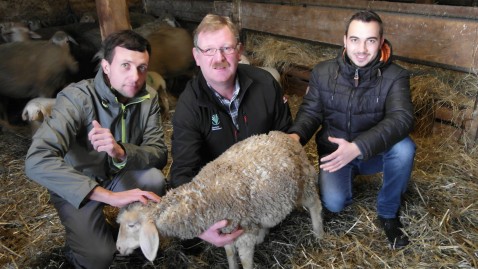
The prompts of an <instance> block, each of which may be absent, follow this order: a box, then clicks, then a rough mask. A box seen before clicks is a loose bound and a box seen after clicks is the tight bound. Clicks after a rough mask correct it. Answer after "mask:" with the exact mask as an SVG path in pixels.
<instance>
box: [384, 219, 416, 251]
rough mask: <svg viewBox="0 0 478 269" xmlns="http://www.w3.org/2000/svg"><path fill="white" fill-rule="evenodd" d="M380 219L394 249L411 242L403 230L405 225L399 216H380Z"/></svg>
mask: <svg viewBox="0 0 478 269" xmlns="http://www.w3.org/2000/svg"><path fill="white" fill-rule="evenodd" d="M378 219H379V220H380V224H381V225H382V228H383V230H384V231H385V235H387V238H388V241H389V242H390V247H391V248H392V249H401V248H403V247H405V246H407V245H408V244H409V243H410V241H409V240H408V237H407V236H406V235H405V234H404V233H403V231H402V230H401V228H403V225H402V223H401V222H400V219H399V218H398V217H397V218H392V219H386V218H382V217H378Z"/></svg>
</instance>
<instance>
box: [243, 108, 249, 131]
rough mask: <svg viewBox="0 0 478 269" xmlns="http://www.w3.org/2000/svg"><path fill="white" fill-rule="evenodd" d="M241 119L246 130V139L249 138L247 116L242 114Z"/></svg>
mask: <svg viewBox="0 0 478 269" xmlns="http://www.w3.org/2000/svg"><path fill="white" fill-rule="evenodd" d="M242 117H243V118H244V126H245V128H246V137H248V136H249V128H248V126H247V115H246V113H245V112H242Z"/></svg>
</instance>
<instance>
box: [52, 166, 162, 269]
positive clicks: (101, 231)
mask: <svg viewBox="0 0 478 269" xmlns="http://www.w3.org/2000/svg"><path fill="white" fill-rule="evenodd" d="M165 186H166V181H165V177H164V175H163V173H162V172H161V170H158V169H156V168H151V169H148V170H134V171H126V172H122V173H119V174H118V175H117V176H116V177H115V178H114V179H113V180H111V181H109V182H107V183H106V184H105V186H102V187H104V188H105V189H108V190H111V191H114V192H120V191H126V190H130V189H135V188H139V189H141V190H145V191H152V192H154V193H156V194H158V195H159V196H162V195H164V194H165V191H166V187H165ZM50 196H51V198H50V199H51V202H52V203H53V205H54V206H55V208H56V210H57V211H58V216H59V217H60V220H61V222H62V224H63V226H65V230H66V245H67V247H68V248H69V249H70V250H69V251H70V253H65V255H67V259H68V260H69V261H70V262H71V263H72V265H74V266H75V268H88V269H90V268H92V269H96V268H108V267H109V266H110V265H111V263H112V262H113V259H114V254H115V252H116V237H117V231H114V229H113V227H112V226H111V225H110V224H108V223H107V221H106V218H105V216H104V214H103V207H104V206H105V204H104V203H100V202H96V201H87V202H86V203H85V204H84V205H83V206H82V207H81V208H80V209H76V208H75V207H74V206H72V205H71V204H70V203H68V202H67V201H66V200H64V199H63V198H61V197H60V196H58V195H57V194H55V193H52V192H50Z"/></svg>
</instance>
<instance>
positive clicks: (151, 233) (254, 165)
mask: <svg viewBox="0 0 478 269" xmlns="http://www.w3.org/2000/svg"><path fill="white" fill-rule="evenodd" d="M316 181H317V174H316V170H315V168H314V166H313V165H312V164H311V163H310V161H309V160H308V158H307V155H306V153H305V151H304V149H303V148H302V146H301V145H300V144H299V143H298V142H296V141H294V140H293V139H291V138H290V137H289V136H288V135H287V134H285V133H282V132H279V131H271V132H270V133H269V134H262V135H255V136H252V137H249V138H248V139H246V140H244V141H241V142H238V143H236V144H235V145H233V146H232V147H230V148H229V149H228V150H227V151H226V152H224V153H223V154H222V155H220V156H219V157H218V158H217V159H216V160H214V161H212V162H210V163H208V164H207V165H206V166H205V167H203V169H201V171H200V172H199V174H198V175H197V176H196V177H195V178H194V179H193V180H192V181H191V182H190V183H187V184H184V185H182V186H180V187H178V188H175V189H172V190H170V191H169V192H168V193H167V194H166V195H165V196H163V197H162V198H161V201H160V202H159V203H157V204H156V203H152V202H151V203H148V205H143V204H141V203H139V202H136V203H133V204H130V205H129V206H127V207H124V208H123V209H121V211H120V213H119V214H118V218H117V222H118V223H119V224H120V231H119V235H118V240H117V243H116V246H117V249H118V250H119V252H120V253H121V254H123V255H127V254H131V253H132V251H133V250H134V249H136V248H137V247H141V250H142V252H143V254H144V255H145V256H146V258H147V259H148V260H150V261H153V260H154V259H155V257H156V254H157V251H158V247H159V234H158V231H159V233H160V234H161V235H163V236H174V237H179V238H181V239H190V238H194V237H197V236H198V235H200V234H201V233H203V232H204V231H205V230H206V229H208V228H209V227H210V226H212V225H213V224H214V223H216V222H218V221H220V220H223V219H227V220H228V221H229V224H228V226H227V227H226V228H225V229H223V232H225V233H227V232H231V231H233V230H234V229H236V228H238V227H240V228H242V229H243V230H244V233H243V234H242V235H241V236H239V237H238V238H237V239H236V241H235V242H234V243H233V244H231V245H226V246H225V250H226V253H227V259H228V263H229V268H238V266H237V260H236V248H237V250H238V254H239V257H240V261H241V264H242V266H243V268H248V269H249V268H253V255H254V246H255V244H259V243H261V242H262V241H263V239H264V236H265V235H266V233H267V231H268V229H269V228H271V227H274V226H276V225H277V224H279V223H280V222H281V221H282V220H283V219H284V218H285V217H286V216H287V215H288V214H289V213H290V212H291V211H292V210H293V209H294V208H295V207H296V206H299V205H302V206H305V207H306V208H308V210H309V213H310V215H311V218H312V226H313V230H314V233H315V235H316V236H317V237H318V238H321V237H322V235H323V226H322V216H321V211H322V205H321V202H320V199H319V195H318V193H317V189H316V184H315V182H316Z"/></svg>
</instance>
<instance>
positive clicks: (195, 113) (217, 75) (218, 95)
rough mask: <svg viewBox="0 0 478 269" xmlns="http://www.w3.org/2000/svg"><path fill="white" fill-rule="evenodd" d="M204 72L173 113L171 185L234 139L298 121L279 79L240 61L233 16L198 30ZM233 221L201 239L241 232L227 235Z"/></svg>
mask: <svg viewBox="0 0 478 269" xmlns="http://www.w3.org/2000/svg"><path fill="white" fill-rule="evenodd" d="M192 52H193V55H194V59H195V60H196V64H197V65H198V66H199V67H200V69H201V70H200V72H199V74H198V75H197V76H196V77H195V78H194V79H192V80H191V81H189V83H188V84H187V86H186V88H185V90H184V92H183V93H182V94H181V96H180V98H179V100H178V103H177V106H176V111H175V113H174V117H173V136H172V151H171V152H172V157H173V164H172V166H171V171H170V184H171V185H172V187H177V186H179V185H181V184H184V183H187V182H189V181H191V180H192V179H193V177H194V176H196V174H197V173H198V172H199V170H200V169H201V168H202V167H203V166H204V165H205V164H207V163H208V162H210V161H212V160H214V159H215V158H216V157H218V156H219V155H220V154H221V153H223V152H224V151H226V150H227V149H228V148H229V147H230V146H232V145H233V144H234V143H236V142H238V141H241V140H244V139H246V138H248V137H250V136H252V135H257V134H263V133H268V132H269V131H271V130H280V131H284V132H286V131H287V130H288V128H289V126H290V125H291V123H292V118H291V114H290V110H289V106H288V104H287V103H285V102H284V101H283V92H282V89H281V87H280V86H279V84H278V83H277V81H276V80H275V79H274V78H273V77H272V75H270V73H268V72H267V71H264V70H262V69H260V68H257V67H253V66H250V65H244V64H239V60H240V57H241V53H242V52H243V47H242V44H241V43H240V42H239V31H238V29H237V28H236V26H235V25H234V24H233V23H232V22H231V20H230V19H229V18H227V17H222V16H218V15H212V14H209V15H207V16H205V17H204V19H203V20H202V22H201V23H200V24H199V26H198V27H197V29H196V31H195V33H194V48H193V51H192ZM225 225H227V221H222V222H219V223H217V224H216V225H215V226H213V227H211V228H210V229H209V230H208V231H206V232H205V233H204V234H202V235H201V236H199V237H200V238H202V239H204V240H206V241H208V242H210V243H212V244H214V245H216V246H224V245H226V244H229V243H231V242H232V241H233V240H234V239H235V238H236V237H237V236H238V235H239V234H240V233H239V232H240V231H238V232H235V233H232V234H221V233H220V230H219V229H220V228H221V227H224V226H225Z"/></svg>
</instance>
